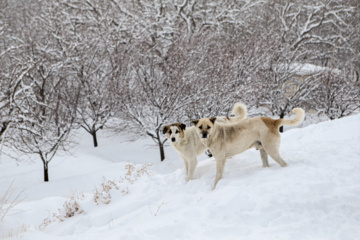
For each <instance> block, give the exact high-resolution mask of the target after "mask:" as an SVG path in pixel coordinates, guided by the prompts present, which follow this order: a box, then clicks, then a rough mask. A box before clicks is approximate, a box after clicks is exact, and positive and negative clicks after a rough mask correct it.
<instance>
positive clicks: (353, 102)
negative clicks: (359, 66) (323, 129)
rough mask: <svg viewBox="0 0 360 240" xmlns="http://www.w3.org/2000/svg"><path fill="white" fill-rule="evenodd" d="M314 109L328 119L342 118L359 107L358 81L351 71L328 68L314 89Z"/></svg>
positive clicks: (359, 83) (359, 87)
mask: <svg viewBox="0 0 360 240" xmlns="http://www.w3.org/2000/svg"><path fill="white" fill-rule="evenodd" d="M316 93H317V98H316V100H317V102H316V109H317V111H318V114H325V115H326V116H327V117H328V118H329V119H330V120H334V119H337V118H342V117H345V116H348V115H350V114H352V113H354V112H356V111H357V110H358V109H359V108H360V81H359V79H356V78H354V77H353V76H352V74H351V71H344V70H343V71H340V70H338V69H328V70H327V71H326V72H324V73H323V74H322V76H321V85H320V86H319V88H318V89H317V91H316Z"/></svg>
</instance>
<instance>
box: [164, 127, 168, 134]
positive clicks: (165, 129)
mask: <svg viewBox="0 0 360 240" xmlns="http://www.w3.org/2000/svg"><path fill="white" fill-rule="evenodd" d="M168 129H169V126H165V127H164V128H163V134H166V133H167V131H168Z"/></svg>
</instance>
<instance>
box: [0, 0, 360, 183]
mask: <svg viewBox="0 0 360 240" xmlns="http://www.w3.org/2000/svg"><path fill="white" fill-rule="evenodd" d="M305 70H306V71H305ZM359 73H360V3H359V2H358V0H336V1H335V0H320V1H306V3H305V2H303V1H281V0H275V1H262V0H259V1H254V0H240V1H239V0H236V1H235V0H224V1H212V0H211V1H209V0H198V1H196V0H155V1H154V0H131V1H124V0H109V1H105V0H87V1H75V0H51V1H40V0H30V1H29V0H17V1H12V0H2V1H0V88H1V91H0V110H1V111H0V140H1V145H2V146H5V147H7V148H8V149H10V150H15V151H19V152H22V153H26V154H35V155H37V156H38V157H39V158H40V159H41V160H42V162H43V166H44V180H45V181H48V180H49V178H48V164H49V162H50V161H51V160H52V159H53V157H54V156H55V154H56V153H57V152H58V151H59V150H66V148H67V147H69V144H70V143H71V140H72V133H73V132H74V131H73V130H74V129H77V128H83V129H85V130H86V131H87V132H88V133H89V134H90V135H91V136H92V138H93V142H94V146H97V145H98V141H97V132H98V131H99V129H102V128H104V127H108V126H109V125H111V124H110V123H113V124H112V125H113V127H114V126H116V127H114V130H115V131H118V132H124V131H127V132H130V133H135V134H136V135H137V136H148V137H151V138H152V139H153V140H154V141H155V143H156V144H157V145H158V146H159V150H160V157H161V160H164V158H165V155H164V148H163V145H164V143H165V141H166V137H165V136H163V135H162V134H161V130H162V127H163V126H164V125H166V124H168V123H172V122H188V120H189V119H193V118H199V117H208V116H215V115H227V114H228V112H229V110H230V109H231V108H232V105H233V103H235V102H236V101H242V102H244V103H245V104H247V106H248V107H249V108H250V107H254V108H258V107H266V108H267V109H268V111H269V114H272V115H275V116H279V117H281V118H282V117H284V116H285V115H286V114H287V113H289V112H290V111H291V109H292V108H293V107H294V106H300V107H303V108H305V109H306V110H308V111H310V110H311V111H314V112H315V113H318V114H322V115H325V116H327V117H328V118H329V119H336V118H341V117H343V116H347V115H349V114H352V113H353V112H354V111H356V110H357V109H358V107H359V106H360V103H359V99H360V93H359V89H360V80H359ZM114 123H115V124H114Z"/></svg>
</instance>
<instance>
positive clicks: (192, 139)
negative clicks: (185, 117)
mask: <svg viewBox="0 0 360 240" xmlns="http://www.w3.org/2000/svg"><path fill="white" fill-rule="evenodd" d="M235 114H237V116H236V117H230V118H229V117H214V118H215V119H217V121H219V122H221V123H223V124H226V123H230V122H238V121H241V120H243V119H245V118H246V116H247V108H246V106H245V105H244V104H242V103H236V104H235V105H234V107H233V110H232V115H235ZM163 133H164V134H167V137H168V139H169V142H170V145H171V146H172V147H173V148H174V149H175V150H176V151H177V152H178V153H179V154H180V156H181V158H182V159H183V160H184V164H185V171H186V178H185V179H186V181H189V180H191V179H192V178H193V177H194V173H195V169H196V166H197V163H198V160H197V156H199V155H200V154H203V153H205V151H206V150H207V147H206V146H205V145H204V144H203V143H202V141H201V140H200V138H199V134H198V133H197V131H196V128H195V127H188V128H187V127H186V125H185V124H183V123H173V124H170V125H167V126H165V127H164V129H163Z"/></svg>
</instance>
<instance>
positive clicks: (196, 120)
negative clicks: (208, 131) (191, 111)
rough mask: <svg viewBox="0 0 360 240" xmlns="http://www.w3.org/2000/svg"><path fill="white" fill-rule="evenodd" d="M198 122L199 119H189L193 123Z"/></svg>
mask: <svg viewBox="0 0 360 240" xmlns="http://www.w3.org/2000/svg"><path fill="white" fill-rule="evenodd" d="M198 122H199V119H195V120H191V123H192V124H194V125H196V124H198Z"/></svg>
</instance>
